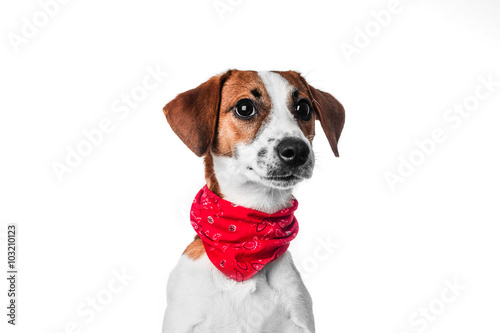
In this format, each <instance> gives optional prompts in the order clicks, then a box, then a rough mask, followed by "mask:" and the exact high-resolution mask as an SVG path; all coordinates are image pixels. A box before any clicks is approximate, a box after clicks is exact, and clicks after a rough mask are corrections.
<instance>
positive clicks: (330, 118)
mask: <svg viewBox="0 0 500 333" xmlns="http://www.w3.org/2000/svg"><path fill="white" fill-rule="evenodd" d="M303 81H304V84H305V85H306V87H307V88H308V89H309V94H310V95H311V98H312V103H313V108H314V110H315V111H316V112H317V114H318V117H319V121H320V123H321V127H323V130H324V131H325V134H326V137H327V138H328V142H329V143H330V147H331V148H332V150H333V153H334V154H335V156H337V157H339V151H338V148H337V143H338V141H339V138H340V133H342V129H343V128H344V121H345V111H344V107H343V106H342V104H340V102H339V101H337V99H336V98H335V97H333V96H332V95H330V94H329V93H327V92H324V91H321V90H318V89H316V88H314V87H312V86H310V85H309V84H308V83H307V82H306V81H305V79H303Z"/></svg>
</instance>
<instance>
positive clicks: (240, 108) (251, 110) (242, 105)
mask: <svg viewBox="0 0 500 333" xmlns="http://www.w3.org/2000/svg"><path fill="white" fill-rule="evenodd" d="M234 113H235V114H236V116H238V117H239V118H241V119H250V118H252V117H253V116H255V114H256V112H255V106H254V105H253V103H252V101H251V100H249V99H242V100H241V101H239V102H238V104H236V107H235V108H234Z"/></svg>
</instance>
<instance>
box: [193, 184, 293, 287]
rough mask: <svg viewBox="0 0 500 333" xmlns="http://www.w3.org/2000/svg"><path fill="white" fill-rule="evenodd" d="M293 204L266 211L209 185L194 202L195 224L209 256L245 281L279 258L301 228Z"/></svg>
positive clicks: (232, 274)
mask: <svg viewBox="0 0 500 333" xmlns="http://www.w3.org/2000/svg"><path fill="white" fill-rule="evenodd" d="M297 206H298V202H297V200H295V199H292V207H290V208H285V209H282V210H280V211H279V212H277V213H274V214H266V213H262V212H259V211H257V210H253V209H250V208H245V207H241V206H238V205H235V204H232V203H231V202H229V201H227V200H224V199H222V198H220V197H219V196H217V195H216V194H215V193H213V192H212V191H210V190H209V189H208V187H207V186H206V185H205V186H204V187H203V188H202V189H201V190H200V192H198V194H197V195H196V197H195V198H194V200H193V205H192V206H191V224H192V226H193V228H194V230H195V231H196V233H197V234H198V236H200V237H201V239H202V241H203V245H204V246H205V251H206V253H207V255H208V258H209V259H210V261H211V262H212V264H214V265H215V267H217V268H218V269H219V270H220V271H221V272H222V273H224V274H225V275H226V276H227V277H229V278H231V279H233V280H236V281H244V280H247V279H249V278H251V277H252V276H254V275H255V274H257V272H258V271H259V270H261V269H262V267H264V265H265V264H267V263H268V262H271V261H273V260H274V259H277V258H279V257H280V256H281V255H282V254H283V253H285V251H286V250H287V249H288V246H289V245H290V242H291V241H292V239H294V238H295V236H297V233H298V232H299V224H298V222H297V219H296V218H295V217H294V216H293V213H294V212H295V210H296V209H297Z"/></svg>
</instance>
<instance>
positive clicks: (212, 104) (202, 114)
mask: <svg viewBox="0 0 500 333" xmlns="http://www.w3.org/2000/svg"><path fill="white" fill-rule="evenodd" d="M230 74H231V71H227V72H226V73H224V74H220V75H217V76H214V77H212V78H210V79H209V80H208V81H206V82H205V83H202V84H200V85H199V86H198V87H196V88H194V89H191V90H188V91H186V92H184V93H182V94H179V95H177V97H175V98H174V99H173V100H172V101H170V103H168V104H167V105H165V107H164V108H163V113H165V116H166V117H167V121H168V123H169V124H170V127H172V129H173V130H174V132H175V134H177V136H178V137H179V138H180V139H181V140H182V142H184V144H185V145H186V146H188V148H189V149H191V150H192V151H193V152H194V153H195V154H196V155H198V156H200V157H201V156H203V155H205V153H206V152H207V150H208V147H209V146H210V144H211V143H212V140H213V139H214V136H215V130H216V127H217V120H218V118H219V106H220V95H221V90H222V86H223V85H224V82H225V81H226V80H227V78H228V77H229V75H230Z"/></svg>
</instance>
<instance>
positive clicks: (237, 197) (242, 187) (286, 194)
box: [204, 152, 293, 214]
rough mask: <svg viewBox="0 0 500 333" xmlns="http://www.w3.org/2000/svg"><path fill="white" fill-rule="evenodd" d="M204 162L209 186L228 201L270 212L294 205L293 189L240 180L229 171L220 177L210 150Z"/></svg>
mask: <svg viewBox="0 0 500 333" xmlns="http://www.w3.org/2000/svg"><path fill="white" fill-rule="evenodd" d="M204 162H205V179H206V181H207V186H208V188H209V189H210V190H211V191H212V192H214V193H215V194H217V195H218V196H220V197H221V198H224V199H226V200H227V201H230V202H232V203H234V204H236V205H239V206H243V207H247V208H251V209H255V210H258V211H261V212H264V213H268V214H272V213H275V212H277V211H279V210H281V209H284V208H287V207H290V206H291V205H292V203H291V199H292V197H293V196H292V189H276V188H271V187H266V186H262V185H260V184H256V183H254V182H250V181H239V180H238V179H236V178H235V177H232V176H231V175H229V172H228V173H227V174H226V175H224V174H223V175H220V177H218V176H217V173H216V171H215V168H214V160H213V155H212V154H211V153H210V152H208V153H207V154H206V155H205V158H204Z"/></svg>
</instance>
